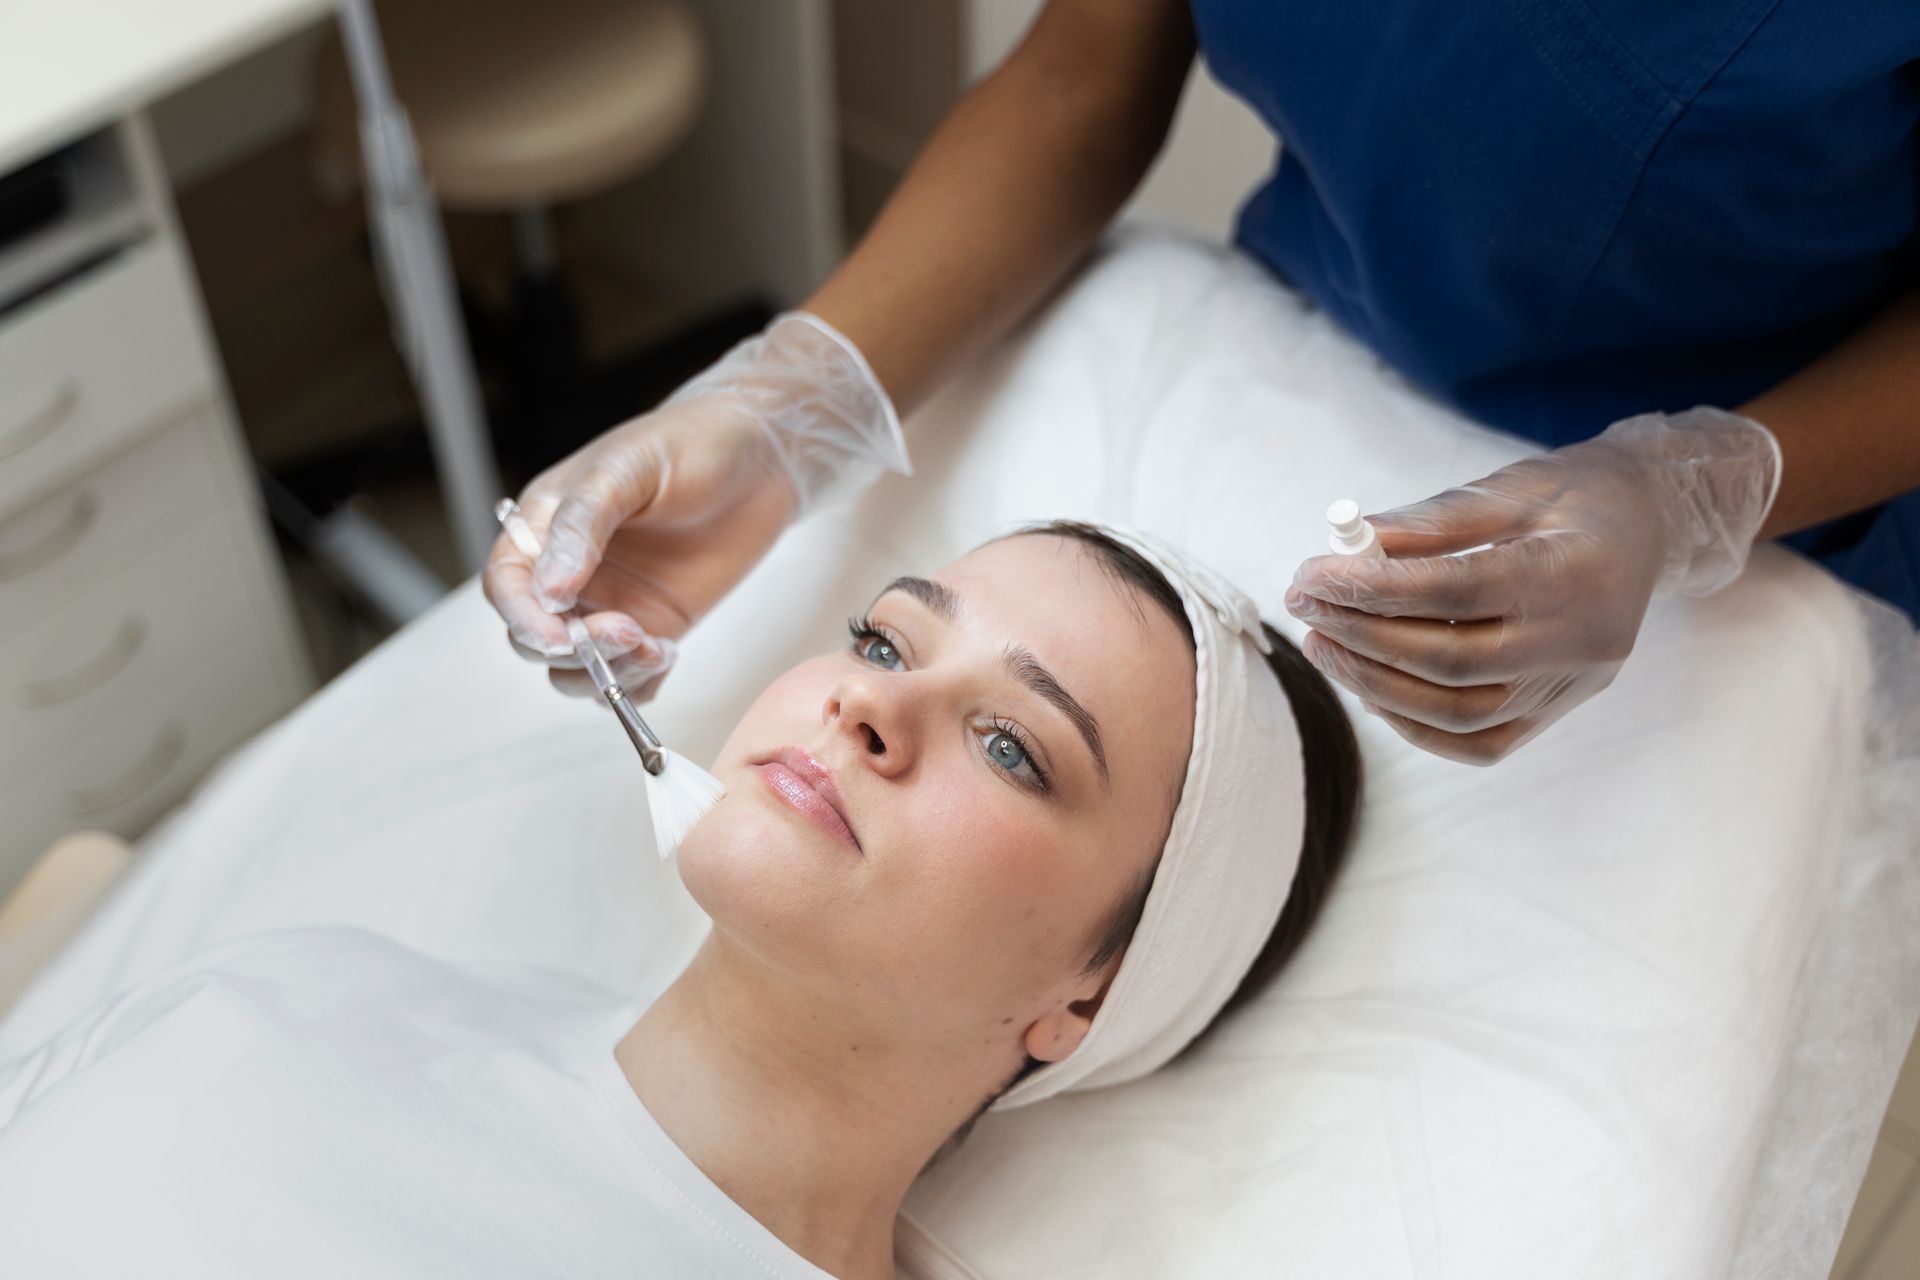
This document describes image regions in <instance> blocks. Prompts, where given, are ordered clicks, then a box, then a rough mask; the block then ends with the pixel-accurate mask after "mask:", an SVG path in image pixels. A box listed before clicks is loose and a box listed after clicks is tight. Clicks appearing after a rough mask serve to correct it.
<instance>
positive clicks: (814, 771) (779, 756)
mask: <svg viewBox="0 0 1920 1280" xmlns="http://www.w3.org/2000/svg"><path fill="white" fill-rule="evenodd" d="M754 770H755V771H756V772H757V773H759V775H760V777H761V779H762V780H763V781H765V782H766V784H767V786H768V787H769V788H770V789H771V790H772V791H773V793H774V794H775V795H777V796H779V797H780V798H781V799H782V800H784V801H786V802H787V804H788V806H789V807H791V808H793V809H794V810H796V811H798V812H799V814H800V816H801V817H803V818H806V819H807V820H808V821H809V822H811V823H813V824H814V825H815V826H816V827H819V828H820V829H821V830H822V831H824V832H826V833H827V834H828V835H830V836H832V837H833V838H834V839H836V840H839V841H841V842H842V843H844V844H846V845H848V846H850V847H851V848H852V849H854V851H855V852H859V851H860V841H859V840H858V839H857V838H856V837H855V836H854V834H853V828H852V827H851V826H849V825H848V824H847V819H846V802H845V801H844V800H842V799H841V798H840V789H839V788H838V787H836V786H835V785H834V783H833V770H831V769H829V768H827V767H826V766H825V765H823V764H821V763H820V762H819V761H818V760H816V759H815V758H814V757H813V756H812V755H810V754H808V753H807V752H805V751H802V750H801V749H800V748H798V747H782V748H781V749H780V750H778V751H776V752H774V753H773V755H772V756H771V757H770V758H769V759H767V760H764V761H761V762H760V763H758V764H756V765H754Z"/></svg>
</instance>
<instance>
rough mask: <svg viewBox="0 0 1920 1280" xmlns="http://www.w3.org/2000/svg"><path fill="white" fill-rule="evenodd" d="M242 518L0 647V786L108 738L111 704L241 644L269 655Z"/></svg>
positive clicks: (236, 514)
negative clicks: (85, 744) (245, 554)
mask: <svg viewBox="0 0 1920 1280" xmlns="http://www.w3.org/2000/svg"><path fill="white" fill-rule="evenodd" d="M254 536H255V535H254V533H253V529H252V527H251V525H250V523H249V522H248V521H247V520H246V519H245V516H244V513H243V512H241V511H240V510H238V509H236V508H226V509H224V510H222V511H219V512H215V513H213V514H212V515H210V516H209V517H208V518H207V519H204V520H202V521H201V523H200V524H199V525H197V526H195V527H194V528H193V529H192V530H190V531H189V532H187V533H186V534H184V535H182V536H181V537H179V538H176V539H174V540H173V541H171V542H168V543H166V544H165V545H163V546H162V547H160V548H158V549H157V550H155V551H154V552H153V553H152V554H151V555H149V556H147V557H146V558H145V559H143V560H138V561H135V562H133V563H132V564H130V565H128V566H127V567H126V568H125V569H123V570H122V571H121V572H120V573H119V574H117V575H115V576H114V577H112V578H110V579H108V580H107V581H106V582H104V583H102V584H100V585H99V586H97V587H95V588H94V589H93V590H92V591H90V592H88V593H87V594H86V595H84V596H82V597H81V598H79V599H78V600H75V601H73V602H72V603H70V604H68V605H66V606H65V607H64V608H62V609H60V610H59V611H58V612H56V613H54V614H52V615H51V616H48V617H44V618H41V619H38V620H36V623H35V625H34V626H33V627H32V628H31V629H30V630H28V631H26V632H25V633H23V634H22V635H20V636H18V637H17V638H15V639H13V640H11V641H8V642H7V643H5V644H0V778H21V779H25V778H28V777H31V776H32V775H33V774H34V773H35V772H36V771H37V769H38V768H39V767H40V766H41V765H42V763H43V762H45V761H48V760H54V759H58V758H60V757H62V756H64V755H65V754H66V753H67V752H69V751H71V750H73V749H74V748H76V747H78V746H79V745H80V743H81V742H83V741H85V740H86V739H87V738H89V737H90V736H93V735H97V734H100V733H102V732H105V731H107V730H110V729H112V728H113V727H114V724H115V720H116V717H117V716H118V714H119V707H120V705H121V702H122V700H124V699H125V698H127V697H128V696H129V695H131V694H134V693H137V692H138V691H140V690H142V689H149V688H166V687H168V686H170V685H172V684H173V683H175V682H176V681H178V680H180V679H181V678H183V677H185V676H188V675H190V674H191V673H192V672H193V670H194V669H195V668H196V667H198V666H201V665H203V664H205V663H207V662H208V661H210V660H211V656H212V655H213V654H215V653H218V652H221V651H223V650H228V649H231V648H232V647H234V645H235V644H236V643H243V644H251V645H255V646H258V647H263V648H265V649H268V650H273V649H276V648H277V646H278V645H279V643H280V642H279V638H278V631H277V629H274V628H271V627H267V626H255V625H253V624H255V623H256V622H258V621H260V620H263V619H267V618H271V617H272V616H273V615H272V612H271V609H270V605H271V601H268V600H264V599H263V593H262V591H261V589H260V584H259V583H258V582H257V574H256V573H255V572H254V571H253V570H252V569H251V567H250V564H249V561H248V560H247V559H246V558H245V557H243V556H242V555H241V553H240V551H241V548H243V547H245V546H246V545H247V544H248V541H249V540H250V539H252V538H253V537H254Z"/></svg>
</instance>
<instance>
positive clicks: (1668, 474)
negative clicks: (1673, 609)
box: [1286, 406, 1781, 764]
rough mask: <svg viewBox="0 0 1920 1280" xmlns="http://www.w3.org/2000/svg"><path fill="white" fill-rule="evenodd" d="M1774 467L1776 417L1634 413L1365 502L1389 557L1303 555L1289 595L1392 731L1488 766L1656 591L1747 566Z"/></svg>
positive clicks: (1317, 656)
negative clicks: (1385, 503) (1455, 480)
mask: <svg viewBox="0 0 1920 1280" xmlns="http://www.w3.org/2000/svg"><path fill="white" fill-rule="evenodd" d="M1780 465H1781V460H1780V446H1779V444H1778V443H1777V442H1776V441H1775V440H1774V438H1773V433H1772V432H1771V431H1769V430H1767V429H1766V428H1765V427H1763V426H1761V425H1760V424H1759V423H1757V422H1754V421H1752V420H1750V419H1747V418H1743V417H1740V416H1739V415H1738V414H1733V413H1728V412H1726V411H1725V410H1721V409H1714V408H1709V407H1705V406H1702V407H1699V408H1694V409H1689V410H1688V411H1686V412H1685V413H1677V414H1662V413H1650V414H1642V415H1640V416H1638V417H1633V418H1627V419H1624V420H1622V421H1620V422H1616V423H1614V424H1613V425H1612V426H1611V427H1608V428H1607V429H1606V430H1605V431H1604V432H1602V433H1601V434H1600V435H1598V436H1596V437H1595V438H1593V439H1591V440H1586V441H1582V442H1581V443H1579V444H1574V445H1568V446H1566V447H1565V448H1561V449H1556V450H1554V451H1553V452H1551V453H1547V454H1542V455H1540V456H1538V457H1534V458H1528V459H1526V460H1524V461H1521V462H1516V463H1514V464H1513V465H1512V466H1508V467H1503V468H1501V469H1500V470H1499V471H1496V472H1494V473H1493V474H1492V475H1490V476H1488V477H1486V478H1485V479H1483V480H1478V481H1475V482H1474V483H1472V484H1469V485H1464V486H1462V487H1460V488H1457V489H1449V490H1447V491H1446V492H1445V493H1442V494H1439V495H1438V496H1436V497H1433V498H1429V499H1427V500H1426V501H1425V502H1418V503H1415V504H1413V505H1412V506H1407V507H1401V508H1399V509H1398V510H1394V511H1389V512H1386V513H1384V514H1381V515H1377V516H1370V517H1368V519H1369V520H1370V522H1371V523H1372V524H1373V526H1374V529H1375V531H1376V532H1377V533H1378V534H1379V536H1380V541H1381V544H1382V545H1383V546H1384V547H1385V548H1386V551H1387V553H1388V555H1389V556H1390V557H1394V558H1391V559H1385V560H1369V559H1360V558H1356V557H1348V556H1318V557H1315V558H1314V559H1311V560H1308V561H1307V562H1306V563H1305V564H1303V565H1301V566H1300V569H1299V571H1298V572H1297V573H1296V574H1295V575H1294V580H1293V587H1292V589H1290V590H1289V591H1288V592H1287V596H1286V605H1287V611H1288V612H1289V613H1291V614H1292V615H1293V616H1294V617H1296V618H1298V619H1300V620H1301V621H1302V622H1305V623H1307V624H1309V625H1310V626H1311V627H1312V628H1313V631H1312V632H1311V633H1309V634H1308V636H1307V638H1306V643H1305V645H1303V647H1302V651H1303V652H1304V653H1305V654H1306V656H1307V658H1308V659H1309V660H1310V661H1311V662H1312V663H1313V664H1314V665H1315V666H1316V667H1318V668H1319V669H1320V670H1321V671H1322V672H1323V673H1324V674H1326V675H1327V677H1328V678H1329V679H1332V680H1334V681H1336V682H1337V683H1339V684H1340V685H1342V686H1344V687H1345V688H1346V689H1348V690H1349V691H1351V692H1352V693H1353V694H1355V695H1356V696H1357V697H1359V698H1360V699H1361V700H1362V701H1363V702H1364V703H1365V704H1366V706H1367V709H1368V710H1369V711H1372V712H1374V713H1375V714H1377V715H1379V716H1380V717H1381V718H1382V719H1384V720H1386V721H1387V723H1389V724H1391V725H1392V726H1393V727H1394V729H1395V730H1397V731H1398V732H1399V734H1400V736H1401V737H1403V738H1405V739H1406V740H1407V741H1409V742H1411V743H1413V744H1414V745H1415V746H1417V747H1422V748H1424V749H1426V750H1428V751H1431V752H1433V753H1434V754H1436V755H1440V756H1444V757H1446V758H1448V759H1451V760H1458V761H1462V762H1464V763H1468V764H1492V763H1493V762H1495V761H1497V760H1501V759H1503V758H1505V757H1506V756H1507V755H1509V754H1511V753H1512V752H1513V751H1514V750H1515V749H1517V748H1518V747H1519V746H1520V745H1521V744H1523V743H1525V742H1527V741H1528V740H1530V739H1531V738H1533V737H1534V736H1535V735H1536V734H1538V733H1539V732H1540V731H1541V730H1542V729H1544V728H1546V727H1547V726H1548V725H1550V724H1552V723H1553V722H1554V721H1556V720H1558V719H1559V718H1560V717H1561V716H1563V715H1565V714H1566V713H1567V712H1568V711H1570V710H1572V709H1573V708H1574V707H1576V706H1578V705H1579V704H1580V703H1582V702H1584V701H1585V700H1586V699H1588V698H1590V697H1592V696H1593V695H1594V694H1596V693H1598V692H1600V691H1601V690H1602V689H1604V688H1606V687H1607V686H1608V685H1609V684H1611V683H1612V682H1613V678H1614V675H1615V673H1616V672H1618V671H1619V669H1620V665H1621V664H1622V663H1623V662H1625V661H1626V658H1627V654H1628V653H1629V652H1631V651H1632V649H1633V644H1634V639H1635V637H1636V636H1637V635H1638V634H1639V631H1640V623H1641V619H1642V618H1643V617H1645V615H1646V611H1647V602H1648V600H1649V599H1650V598H1651V597H1652V596H1653V595H1654V594H1655V593H1656V592H1682V593H1685V594H1687V595H1695V596H1704V595H1709V594H1711V593H1712V592H1714V591H1717V590H1719V589H1720V588H1721V587H1723V586H1725V585H1727V584H1728V583H1729V582H1732V581H1733V580H1734V579H1735V578H1737V577H1738V576H1739V575H1740V571H1741V569H1742V568H1743V567H1745V565H1746V559H1747V552H1748V549H1749V548H1750V547H1751V546H1752V544H1753V539H1754V535H1755V534H1756V533H1758V532H1759V530H1760V526H1761V524H1762V523H1763V522H1764V521H1765V520H1766V517H1767V512H1768V511H1769V510H1770V509H1771V508H1772V506H1773V499H1774V495H1775V494H1776V493H1777V492H1778V490H1779V484H1780ZM1483 543H1492V544H1493V545H1492V546H1490V547H1488V548H1487V549H1485V550H1481V551H1476V552H1474V553H1473V554H1471V555H1465V556H1457V555H1451V554H1449V553H1453V552H1460V551H1466V550H1468V549H1469V548H1473V547H1478V546H1480V545H1481V544H1483Z"/></svg>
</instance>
